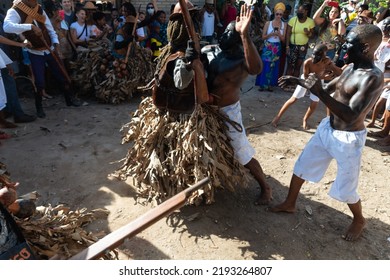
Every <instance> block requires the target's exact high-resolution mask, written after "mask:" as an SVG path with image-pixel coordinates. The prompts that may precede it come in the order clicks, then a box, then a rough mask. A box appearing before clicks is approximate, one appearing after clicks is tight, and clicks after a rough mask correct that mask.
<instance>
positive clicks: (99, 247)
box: [70, 177, 210, 260]
mask: <svg viewBox="0 0 390 280" xmlns="http://www.w3.org/2000/svg"><path fill="white" fill-rule="evenodd" d="M209 181H210V179H209V178H208V177H206V178H204V179H202V180H201V181H199V182H198V183H196V184H195V185H193V186H191V187H189V188H187V189H185V190H183V191H181V192H180V193H178V194H176V195H175V196H173V197H171V198H170V199H168V200H167V201H165V202H164V203H162V204H160V205H158V206H157V207H155V208H153V209H151V210H149V211H148V212H146V213H145V214H144V215H142V216H140V217H139V218H137V219H135V220H134V221H132V222H130V223H128V224H127V225H125V226H123V227H121V228H119V229H117V230H116V231H114V232H112V233H110V234H109V235H107V236H105V237H104V238H102V239H101V240H99V241H98V242H96V243H95V244H92V245H91V246H89V247H88V248H87V249H85V250H83V251H81V252H80V253H78V254H77V255H75V256H73V257H71V258H70V259H71V260H93V259H98V258H99V257H101V256H103V255H104V253H105V252H106V251H107V250H113V249H115V248H117V247H118V246H120V245H121V244H122V243H123V242H124V240H125V239H126V238H131V237H133V236H135V235H137V234H138V233H140V232H141V231H143V230H144V229H146V228H148V227H149V226H151V225H152V224H154V223H156V222H157V221H159V220H160V219H161V218H163V217H165V216H167V215H168V214H170V213H172V212H173V211H175V210H176V209H179V208H180V207H182V206H183V205H185V203H186V202H187V199H188V198H189V197H190V195H191V194H192V193H193V192H194V191H196V190H198V189H199V188H200V187H202V186H204V185H205V184H207V183H208V182H209Z"/></svg>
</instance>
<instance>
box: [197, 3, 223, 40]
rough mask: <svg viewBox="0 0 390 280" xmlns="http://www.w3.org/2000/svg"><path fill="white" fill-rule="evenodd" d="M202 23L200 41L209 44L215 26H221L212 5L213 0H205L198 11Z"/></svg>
mask: <svg viewBox="0 0 390 280" xmlns="http://www.w3.org/2000/svg"><path fill="white" fill-rule="evenodd" d="M199 18H200V21H201V25H202V34H201V35H202V41H206V42H207V43H209V44H211V43H212V42H213V38H214V31H215V27H217V26H218V27H222V24H221V23H220V21H219V16H218V12H217V10H216V9H215V7H214V0H206V2H205V5H204V7H203V8H202V10H201V11H200V13H199Z"/></svg>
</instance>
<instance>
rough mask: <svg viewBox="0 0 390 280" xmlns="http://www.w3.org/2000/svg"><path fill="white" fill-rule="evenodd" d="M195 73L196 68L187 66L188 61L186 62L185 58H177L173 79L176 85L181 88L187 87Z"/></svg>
mask: <svg viewBox="0 0 390 280" xmlns="http://www.w3.org/2000/svg"><path fill="white" fill-rule="evenodd" d="M194 75H195V73H194V70H192V69H189V70H188V69H187V67H186V62H184V61H183V59H181V58H178V59H176V61H175V68H174V69H173V81H174V83H175V87H177V88H178V89H180V90H183V89H185V88H186V87H188V86H189V84H190V83H191V81H192V79H193V78H194Z"/></svg>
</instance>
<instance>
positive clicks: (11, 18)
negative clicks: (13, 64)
mask: <svg viewBox="0 0 390 280" xmlns="http://www.w3.org/2000/svg"><path fill="white" fill-rule="evenodd" d="M43 15H44V16H45V17H46V20H45V26H46V29H47V32H48V33H49V36H50V39H51V43H52V45H54V44H59V41H58V36H57V33H56V32H55V31H54V28H53V26H52V25H51V22H50V19H49V17H48V16H47V14H46V13H45V11H43ZM21 21H22V19H21V18H20V16H19V14H18V12H17V11H16V10H15V9H13V8H11V9H9V10H8V11H7V15H6V16H5V18H4V23H3V29H4V32H7V33H14V34H17V35H19V34H22V33H23V32H26V31H29V30H31V28H32V27H31V26H32V24H30V23H21ZM35 25H38V23H37V22H35ZM51 47H52V49H54V48H53V46H51ZM28 51H29V52H31V53H33V54H36V55H44V54H49V53H50V51H48V50H45V51H37V50H32V49H28Z"/></svg>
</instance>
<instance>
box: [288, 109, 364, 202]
mask: <svg viewBox="0 0 390 280" xmlns="http://www.w3.org/2000/svg"><path fill="white" fill-rule="evenodd" d="M366 136H367V130H366V129H364V130H360V131H341V130H335V129H333V128H332V127H331V125H330V120H329V117H327V118H324V119H323V120H322V121H321V123H320V125H319V126H318V128H317V131H316V132H315V134H314V135H313V137H312V138H311V139H310V141H309V142H308V143H307V144H306V147H305V148H304V150H303V151H302V153H301V155H300V156H299V158H298V160H297V162H296V163H295V166H294V174H295V175H296V176H298V177H300V178H302V179H304V180H306V181H310V182H316V183H317V182H319V181H320V180H321V179H322V177H323V176H324V174H325V172H326V170H327V169H328V166H329V164H330V162H331V160H332V159H335V160H336V162H337V176H336V180H335V181H334V182H333V184H332V187H331V189H330V190H329V193H328V194H329V195H330V196H331V197H333V198H334V199H336V200H339V201H341V202H346V203H348V204H354V203H356V202H358V201H359V199H360V198H359V195H358V194H357V187H358V181H359V173H360V161H361V157H362V150H363V147H364V144H365V142H366Z"/></svg>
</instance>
